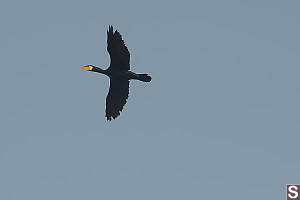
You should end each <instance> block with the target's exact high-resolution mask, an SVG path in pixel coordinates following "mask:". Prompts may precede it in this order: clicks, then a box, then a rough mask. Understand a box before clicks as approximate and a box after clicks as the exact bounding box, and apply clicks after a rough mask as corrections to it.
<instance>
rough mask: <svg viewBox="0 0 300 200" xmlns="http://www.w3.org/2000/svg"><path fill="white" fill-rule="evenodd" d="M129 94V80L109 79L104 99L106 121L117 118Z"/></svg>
mask: <svg viewBox="0 0 300 200" xmlns="http://www.w3.org/2000/svg"><path fill="white" fill-rule="evenodd" d="M128 94H129V80H128V79H124V78H110V87H109V92H108V95H107V97H106V115H105V116H106V119H107V120H109V121H110V120H111V119H112V118H113V119H115V118H116V117H118V116H119V115H120V113H121V111H122V110H123V107H124V105H125V104H126V101H127V98H128Z"/></svg>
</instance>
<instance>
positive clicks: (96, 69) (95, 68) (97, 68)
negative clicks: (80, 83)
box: [92, 67, 107, 75]
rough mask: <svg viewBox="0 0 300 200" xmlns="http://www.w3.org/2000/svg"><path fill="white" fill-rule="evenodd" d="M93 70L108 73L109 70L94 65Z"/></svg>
mask: <svg viewBox="0 0 300 200" xmlns="http://www.w3.org/2000/svg"><path fill="white" fill-rule="evenodd" d="M92 71H94V72H98V73H101V74H106V75H107V71H106V70H104V69H101V68H100V67H93V70H92Z"/></svg>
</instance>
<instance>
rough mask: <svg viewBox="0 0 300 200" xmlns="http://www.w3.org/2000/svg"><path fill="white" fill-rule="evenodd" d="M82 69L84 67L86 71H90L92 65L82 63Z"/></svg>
mask: <svg viewBox="0 0 300 200" xmlns="http://www.w3.org/2000/svg"><path fill="white" fill-rule="evenodd" d="M82 69H85V70H86V71H92V70H93V67H92V66H90V65H82Z"/></svg>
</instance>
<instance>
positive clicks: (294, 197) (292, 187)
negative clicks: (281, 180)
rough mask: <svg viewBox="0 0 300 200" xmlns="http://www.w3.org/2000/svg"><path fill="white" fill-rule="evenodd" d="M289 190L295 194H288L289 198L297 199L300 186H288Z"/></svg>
mask: <svg viewBox="0 0 300 200" xmlns="http://www.w3.org/2000/svg"><path fill="white" fill-rule="evenodd" d="M288 190H289V192H290V193H293V194H294V195H291V194H288V196H289V198H291V199H296V198H297V197H298V195H299V194H298V192H297V190H298V188H297V187H296V186H294V185H292V186H290V187H289V188H288Z"/></svg>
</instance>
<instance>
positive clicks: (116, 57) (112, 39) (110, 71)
mask: <svg viewBox="0 0 300 200" xmlns="http://www.w3.org/2000/svg"><path fill="white" fill-rule="evenodd" d="M107 50H108V52H109V54H110V66H109V67H108V68H107V69H105V70H104V69H101V68H100V67H96V66H93V65H85V66H84V68H83V69H85V70H87V71H93V72H98V73H102V74H105V75H107V76H108V77H109V78H110V88H109V92H108V95H107V97H106V118H107V120H109V121H110V120H111V119H112V118H113V119H115V118H116V117H117V116H119V115H120V112H121V111H122V110H123V107H124V105H125V104H126V101H127V98H128V94H129V80H132V79H136V80H140V81H144V82H150V81H151V76H149V75H148V74H136V73H134V72H132V71H130V54H129V51H128V49H127V47H126V46H125V43H124V41H123V40H122V36H121V34H120V33H119V32H118V31H115V32H114V31H113V27H112V26H109V29H108V31H107Z"/></svg>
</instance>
